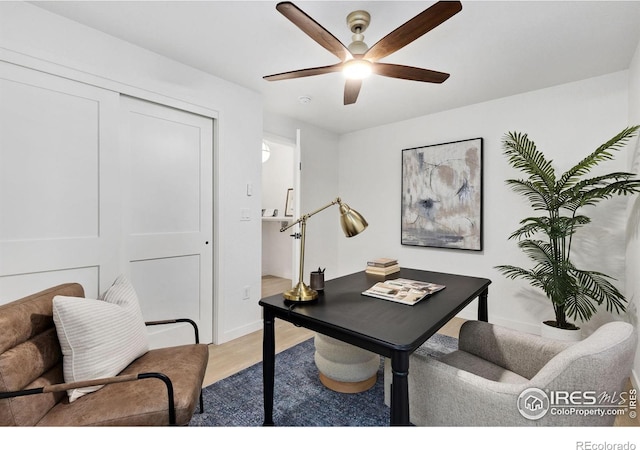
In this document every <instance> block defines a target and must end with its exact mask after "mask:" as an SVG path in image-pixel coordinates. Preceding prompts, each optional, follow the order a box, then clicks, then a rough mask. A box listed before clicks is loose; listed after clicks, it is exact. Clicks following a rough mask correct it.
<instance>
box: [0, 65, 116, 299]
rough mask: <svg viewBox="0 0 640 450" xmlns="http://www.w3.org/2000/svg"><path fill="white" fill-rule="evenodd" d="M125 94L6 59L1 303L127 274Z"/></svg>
mask: <svg viewBox="0 0 640 450" xmlns="http://www.w3.org/2000/svg"><path fill="white" fill-rule="evenodd" d="M117 127H118V95H117V94H116V93H114V92H111V91H107V90H103V89H99V88H96V87H93V86H88V85H85V84H82V83H77V82H74V81H70V80H67V79H64V78H60V77H56V76H52V75H47V74H44V73H42V72H38V71H35V70H30V69H25V68H23V67H20V66H15V65H12V64H9V63H4V62H0V303H7V302H9V301H11V300H14V299H16V298H19V297H21V296H24V295H28V294H31V293H34V292H36V291H39V290H42V289H45V288H48V287H50V286H53V285H55V284H60V283H65V282H80V283H81V284H82V285H83V286H84V288H85V293H86V296H87V297H94V298H95V297H96V296H97V295H99V293H100V292H101V291H102V290H104V289H106V288H107V287H108V286H109V284H110V283H111V282H112V281H113V279H114V278H115V277H116V276H117V274H118V266H119V260H120V255H119V254H118V250H119V246H118V241H119V239H120V235H121V230H120V217H119V209H120V206H119V202H120V195H119V193H118V189H119V185H118V178H117V172H118V163H119V162H118V147H117V144H118V142H117V136H118V128H117Z"/></svg>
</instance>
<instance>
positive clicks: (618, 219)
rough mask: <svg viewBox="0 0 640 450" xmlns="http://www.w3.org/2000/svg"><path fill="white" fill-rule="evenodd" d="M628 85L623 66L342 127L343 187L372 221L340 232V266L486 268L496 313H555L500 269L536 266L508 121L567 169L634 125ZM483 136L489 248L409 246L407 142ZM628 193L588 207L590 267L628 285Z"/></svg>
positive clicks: (526, 317)
mask: <svg viewBox="0 0 640 450" xmlns="http://www.w3.org/2000/svg"><path fill="white" fill-rule="evenodd" d="M627 90H628V73H627V72H626V71H624V72H619V73H614V74H610V75H606V76H602V77H598V78H593V79H588V80H585V81H580V82H576V83H571V84H566V85H562V86H557V87H553V88H549V89H544V90H540V91H535V92H529V93H526V94H522V95H517V96H512V97H508V98H502V99H498V100H494V101H490V102H486V103H481V104H476V105H471V106H468V107H464V108H459V109H455V110H451V111H446V112H442V113H439V114H433V115H429V116H424V117H419V118H415V119H412V120H408V121H403V122H398V123H393V124H388V125H385V126H380V127H377V128H372V129H368V130H363V131H359V132H354V133H351V134H347V135H344V136H342V137H341V139H340V151H339V157H340V160H339V161H340V190H341V193H342V195H343V196H344V197H345V198H348V199H349V202H352V203H353V205H354V206H355V207H356V209H358V210H359V211H360V212H361V213H362V214H363V215H364V216H365V217H366V218H367V220H368V221H369V228H368V229H367V230H366V231H365V232H364V233H363V234H362V235H361V236H358V239H357V240H355V239H354V240H349V241H345V240H340V241H339V257H340V258H339V261H340V271H341V272H342V273H348V272H353V271H356V270H362V269H363V268H364V267H365V264H366V261H367V260H368V259H371V258H375V257H394V258H398V259H399V261H400V264H401V265H402V266H405V267H414V268H419V269H425V270H432V271H441V272H452V273H459V274H464V275H472V276H480V277H486V278H489V279H491V280H492V284H491V286H490V288H489V320H490V321H491V322H494V323H501V324H504V325H508V326H511V327H513V328H518V329H522V330H525V331H530V332H538V331H539V323H540V321H542V320H547V319H552V318H553V311H552V308H551V306H550V304H549V302H548V301H546V299H545V297H544V295H543V294H542V293H540V292H537V291H533V290H532V289H531V288H529V287H528V284H527V283H526V282H524V281H513V280H507V279H506V278H505V277H504V276H503V275H502V274H501V273H499V272H498V271H497V270H496V269H494V266H496V265H499V264H514V265H522V266H525V267H529V266H530V264H529V261H528V259H527V258H526V257H525V256H524V255H523V254H522V253H521V251H520V250H519V249H518V248H517V245H516V242H515V241H507V238H508V236H509V235H510V234H511V232H512V231H514V230H515V229H516V228H517V227H518V222H519V220H520V219H522V218H523V217H527V216H530V215H533V214H531V213H532V211H531V210H530V209H529V207H528V205H527V204H526V203H525V202H524V201H523V199H521V198H520V197H519V196H517V195H516V194H515V193H513V192H511V191H510V190H509V189H508V188H507V186H506V185H505V183H504V180H505V179H506V178H509V177H510V178H516V177H520V173H519V172H516V171H515V170H513V169H511V168H510V166H509V165H508V163H507V161H506V158H505V157H504V156H503V155H502V148H501V139H502V137H503V136H504V134H505V133H506V132H509V131H520V132H525V133H528V134H529V136H530V138H531V139H533V140H534V141H535V142H536V144H537V146H538V148H539V149H541V150H542V151H543V152H545V154H546V155H548V156H549V157H550V158H551V159H553V160H554V161H555V165H556V166H557V170H559V171H564V170H566V169H568V168H569V167H571V166H572V165H573V164H575V163H576V162H578V161H579V159H581V158H582V157H583V156H584V155H586V154H587V153H589V152H591V151H593V150H595V149H596V148H597V147H598V146H599V145H601V144H602V143H604V142H605V141H607V140H608V139H609V138H611V137H613V136H614V135H615V134H616V133H618V132H619V131H621V130H622V129H623V128H624V127H626V126H627V120H628V117H627V100H628V92H627ZM423 101H429V99H428V98H427V99H424V100H423ZM476 137H482V138H484V151H483V159H484V161H483V170H484V188H483V189H484V224H483V228H484V250H483V251H481V252H473V251H463V250H450V249H436V248H426V247H408V246H402V245H401V244H400V183H401V151H402V149H406V148H411V147H419V146H424V145H431V144H439V143H444V142H451V141H457V140H462V139H470V138H476ZM626 161H627V155H626V154H620V155H619V156H618V158H617V159H616V160H615V161H614V162H611V163H609V164H607V166H606V168H604V167H603V169H602V170H603V171H604V170H607V171H611V170H619V169H625V168H626ZM603 173H604V172H603ZM354 180H356V181H355V182H354ZM625 201H626V199H624V198H623V199H617V200H615V201H612V202H609V204H607V203H606V202H605V203H603V204H602V206H598V207H597V209H596V210H592V211H588V213H589V214H590V215H591V216H592V218H593V224H592V225H591V226H590V228H589V233H588V234H586V235H585V234H581V235H580V238H579V239H580V240H581V241H582V243H583V244H584V245H582V247H583V249H584V250H582V255H583V257H582V258H581V260H584V261H585V266H586V267H585V268H591V269H598V270H601V271H603V272H605V273H608V274H610V275H612V276H614V277H616V278H618V280H619V281H618V282H617V284H618V286H619V287H620V288H624V278H625V273H624V221H625V218H624V214H625V212H624V205H625ZM574 248H575V249H576V250H575V252H576V254H578V247H577V246H575V247H574ZM476 311H477V309H476V305H475V302H474V304H472V305H470V306H469V307H468V308H467V309H466V310H465V311H463V312H462V315H463V316H464V317H466V318H475V317H476ZM594 323H596V322H594ZM591 326H593V325H589V326H587V327H584V328H589V327H591Z"/></svg>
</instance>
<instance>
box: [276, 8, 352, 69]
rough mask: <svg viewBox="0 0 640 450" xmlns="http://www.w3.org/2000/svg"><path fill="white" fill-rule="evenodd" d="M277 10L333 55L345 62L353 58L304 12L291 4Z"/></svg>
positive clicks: (335, 39)
mask: <svg viewBox="0 0 640 450" xmlns="http://www.w3.org/2000/svg"><path fill="white" fill-rule="evenodd" d="M276 9H277V10H278V11H279V12H280V13H281V14H282V15H283V16H285V17H286V18H287V19H289V20H290V21H291V22H293V24H294V25H296V26H297V27H298V28H300V29H301V30H302V31H304V32H305V33H306V34H307V35H308V36H309V37H310V38H311V39H313V40H314V41H316V42H317V43H318V44H320V45H322V46H323V47H324V48H326V49H327V50H329V51H330V52H331V53H333V54H334V55H336V56H337V57H338V58H340V61H345V60H347V59H350V58H351V52H349V50H348V49H347V47H345V46H344V44H342V42H340V41H339V40H338V38H336V37H335V36H334V35H333V34H331V33H329V32H328V31H327V30H326V29H325V28H324V27H323V26H322V25H320V24H319V23H318V22H316V21H315V20H313V19H312V18H311V17H309V16H308V15H307V14H306V13H305V12H304V11H302V10H301V9H300V8H298V7H297V6H296V5H294V4H293V3H291V2H281V3H278V4H277V5H276Z"/></svg>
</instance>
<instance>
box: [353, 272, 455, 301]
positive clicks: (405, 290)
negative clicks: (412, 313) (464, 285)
mask: <svg viewBox="0 0 640 450" xmlns="http://www.w3.org/2000/svg"><path fill="white" fill-rule="evenodd" d="M444 288H445V286H444V285H442V284H435V283H427V282H425V281H415V280H407V279H405V278H396V279H393V280H385V281H381V282H379V283H376V284H374V285H373V286H371V287H370V288H369V289H367V290H366V291H364V292H363V293H362V295H367V296H369V297H375V298H381V299H383V300H391V301H392V302H398V303H404V304H406V305H415V304H416V303H418V302H419V301H420V300H422V299H423V298H427V297H429V296H430V295H432V294H434V293H436V292H438V291H441V290H442V289H444Z"/></svg>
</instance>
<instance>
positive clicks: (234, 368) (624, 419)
mask: <svg viewBox="0 0 640 450" xmlns="http://www.w3.org/2000/svg"><path fill="white" fill-rule="evenodd" d="M290 288H291V280H287V279H283V278H277V277H271V276H266V277H263V278H262V297H268V296H270V295H274V294H277V293H279V292H284V291H285V290H287V289H290ZM464 322H465V320H464V319H461V318H459V317H455V318H453V319H452V320H451V321H449V322H448V323H447V324H446V325H445V326H444V327H442V328H441V329H440V330H439V333H442V334H446V335H447V336H452V337H455V338H457V337H458V333H459V331H460V327H461V326H462V324H463V323H464ZM314 334H315V333H314V332H313V331H310V330H307V329H306V328H301V327H296V326H294V325H292V324H290V323H289V322H285V321H284V320H276V326H275V335H276V353H279V352H281V351H283V350H286V349H288V348H290V347H293V346H294V345H297V344H299V343H301V342H304V341H306V340H307V339H309V338H311V337H313V336H314ZM260 361H262V330H260V331H256V332H254V333H251V334H248V335H246V336H242V337H240V338H238V339H234V340H233V341H230V342H226V343H224V344H221V345H213V344H211V345H210V346H209V365H208V367H207V373H206V374H205V378H204V386H208V385H210V384H213V383H215V382H216V381H219V380H222V379H223V378H226V377H228V376H230V375H233V374H234V373H237V372H239V371H241V370H243V369H246V368H247V367H250V366H252V365H254V364H257V363H259V362H260ZM631 388H632V385H631V383H630V382H628V383H627V386H626V390H627V391H628V390H629V389H631ZM614 426H640V418H638V417H636V418H635V419H631V418H629V417H628V416H627V415H625V416H619V417H617V418H616V421H615V424H614Z"/></svg>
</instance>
